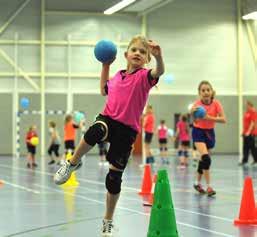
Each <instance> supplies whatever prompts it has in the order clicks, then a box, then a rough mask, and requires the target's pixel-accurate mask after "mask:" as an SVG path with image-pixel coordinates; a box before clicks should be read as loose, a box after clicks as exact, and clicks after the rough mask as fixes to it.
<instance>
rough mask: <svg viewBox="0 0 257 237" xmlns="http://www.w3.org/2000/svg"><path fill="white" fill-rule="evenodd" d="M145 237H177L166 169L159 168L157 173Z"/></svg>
mask: <svg viewBox="0 0 257 237" xmlns="http://www.w3.org/2000/svg"><path fill="white" fill-rule="evenodd" d="M147 237H178V231H177V224H176V218H175V213H174V208H173V202H172V198H171V192H170V184H169V178H168V174H167V171H166V170H159V171H158V174H157V182H156V184H155V189H154V202H153V206H152V210H151V216H150V224H149V228H148V233H147Z"/></svg>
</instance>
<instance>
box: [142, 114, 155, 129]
mask: <svg viewBox="0 0 257 237" xmlns="http://www.w3.org/2000/svg"><path fill="white" fill-rule="evenodd" d="M154 123H155V117H154V115H153V113H149V114H146V115H145V117H144V131H145V132H148V133H153V132H154Z"/></svg>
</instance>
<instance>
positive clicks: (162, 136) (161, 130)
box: [157, 120, 170, 164]
mask: <svg viewBox="0 0 257 237" xmlns="http://www.w3.org/2000/svg"><path fill="white" fill-rule="evenodd" d="M157 133H158V138H159V148H160V156H161V161H162V164H169V163H170V162H169V161H168V148H167V143H168V139H167V138H168V128H167V127H166V125H165V120H161V122H160V125H159V126H158V130H157Z"/></svg>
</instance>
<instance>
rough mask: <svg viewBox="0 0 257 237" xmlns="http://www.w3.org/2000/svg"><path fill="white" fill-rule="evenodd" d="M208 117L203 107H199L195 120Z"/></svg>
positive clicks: (195, 113)
mask: <svg viewBox="0 0 257 237" xmlns="http://www.w3.org/2000/svg"><path fill="white" fill-rule="evenodd" d="M205 115H206V110H205V108H204V107H203V106H199V107H198V108H197V109H196V111H194V113H193V116H194V118H204V117H205Z"/></svg>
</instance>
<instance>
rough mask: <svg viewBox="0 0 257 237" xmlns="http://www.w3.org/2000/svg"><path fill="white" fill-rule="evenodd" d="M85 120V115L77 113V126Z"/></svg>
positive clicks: (75, 116) (75, 117) (75, 118)
mask: <svg viewBox="0 0 257 237" xmlns="http://www.w3.org/2000/svg"><path fill="white" fill-rule="evenodd" d="M83 119H85V115H84V113H81V112H76V113H75V115H74V120H75V122H76V123H77V124H79V123H80V122H81V120H83Z"/></svg>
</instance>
